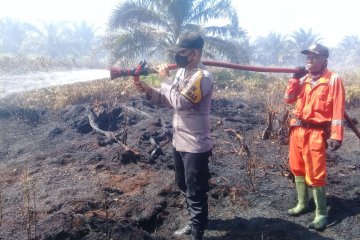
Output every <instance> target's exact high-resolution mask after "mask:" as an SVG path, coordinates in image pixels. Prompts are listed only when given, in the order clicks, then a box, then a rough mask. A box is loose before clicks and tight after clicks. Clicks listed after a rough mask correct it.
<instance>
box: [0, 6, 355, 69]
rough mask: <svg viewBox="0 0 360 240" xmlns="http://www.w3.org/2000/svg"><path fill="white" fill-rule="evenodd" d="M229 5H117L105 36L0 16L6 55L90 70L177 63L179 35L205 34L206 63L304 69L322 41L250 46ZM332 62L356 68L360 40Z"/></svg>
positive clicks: (80, 27)
mask: <svg viewBox="0 0 360 240" xmlns="http://www.w3.org/2000/svg"><path fill="white" fill-rule="evenodd" d="M237 14H238V13H237V12H236V11H235V9H234V8H233V7H232V5H231V0H171V1H168V0H125V1H121V4H118V5H117V6H114V10H113V14H112V15H111V16H109V22H108V26H107V30H106V32H105V34H99V33H98V30H99V29H97V28H95V27H93V26H90V25H88V24H87V23H86V22H82V23H80V24H78V23H72V22H57V23H43V24H42V25H41V26H34V25H31V24H29V23H24V22H21V21H19V20H16V19H10V18H3V19H0V56H9V55H10V56H16V55H28V56H44V57H47V58H51V59H56V60H64V59H66V60H67V61H69V60H70V61H72V62H74V63H80V62H81V63H82V64H85V65H86V64H89V65H91V64H92V65H96V66H101V65H106V64H109V65H112V64H118V65H124V66H128V65H131V64H134V63H136V62H137V61H139V60H141V59H147V60H149V61H154V62H156V61H159V62H160V61H172V56H171V55H170V54H169V53H168V52H167V51H166V49H167V48H169V47H170V46H171V45H173V44H174V43H175V41H176V39H177V37H178V36H179V34H180V33H182V32H185V31H200V32H202V33H203V35H204V37H205V41H206V46H205V48H204V53H203V54H204V58H214V59H220V60H222V61H229V62H234V63H242V64H258V65H265V66H269V65H272V66H299V65H303V64H304V57H303V56H302V55H301V54H300V51H301V50H303V49H306V48H308V47H309V46H310V45H311V44H313V43H322V41H323V39H322V38H321V36H320V35H319V34H316V33H313V31H312V29H308V30H306V29H302V28H300V29H298V30H296V31H294V32H293V33H291V34H289V35H284V34H280V33H277V32H270V33H269V34H268V35H267V36H262V37H258V38H257V39H256V40H255V41H253V42H250V41H249V36H248V34H247V32H246V30H245V29H243V28H242V27H241V26H240V23H239V20H238V15H237ZM330 53H331V57H330V60H329V61H330V63H331V64H332V65H333V66H336V67H342V68H349V69H350V68H358V67H359V63H360V61H359V60H360V59H359V58H360V38H359V36H357V35H352V36H345V37H344V38H343V40H342V41H341V42H340V43H339V44H338V45H337V46H336V47H335V48H332V49H330Z"/></svg>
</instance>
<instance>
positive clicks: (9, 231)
mask: <svg viewBox="0 0 360 240" xmlns="http://www.w3.org/2000/svg"><path fill="white" fill-rule="evenodd" d="M171 115H172V111H171V110H169V109H161V108H158V107H156V106H153V105H152V104H151V103H149V102H148V101H147V100H145V99H143V98H141V97H140V96H133V97H131V98H129V99H128V100H127V101H126V102H121V103H117V104H114V105H111V106H110V105H108V104H97V105H94V104H92V105H90V104H89V105H86V104H81V105H71V106H67V107H66V108H64V109H61V110H59V111H50V110H29V109H20V108H19V109H5V108H4V109H0V124H1V139H0V142H1V144H0V157H1V162H0V186H1V188H0V239H6V240H21V239H44V240H45V239H46V240H50V239H58V240H60V239H84V240H85V239H87V240H88V239H89V240H90V239H119V240H120V239H121V240H127V239H131V240H135V239H136V240H137V239H176V238H174V237H173V236H172V233H173V232H174V231H175V230H176V229H178V228H179V227H182V226H183V225H184V224H185V223H186V221H187V217H188V216H187V211H186V204H185V203H184V199H183V196H182V195H181V193H180V191H179V190H178V189H177V187H176V185H175V183H174V171H173V163H172V147H171V141H170V140H171V135H172V126H171V123H172V122H171V118H172V116H171ZM349 115H351V116H352V117H355V118H358V119H359V117H360V113H359V110H358V109H357V110H356V109H355V110H352V111H349ZM91 116H93V117H94V119H93V120H94V122H93V123H92V124H91ZM211 120H212V137H213V139H214V143H215V147H214V149H213V156H212V157H211V160H210V172H211V179H210V180H209V181H210V184H211V190H210V192H209V193H208V196H209V218H210V219H209V224H208V230H207V231H206V233H205V239H212V240H216V239H256V240H257V239H259V240H260V239H261V240H270V239H271V240H272V239H274V240H275V239H276V240H279V239H283V240H290V239H291V240H302V239H304V240H305V239H318V240H328V239H329V240H330V239H336V240H345V239H346V240H355V239H360V227H359V226H360V224H359V223H360V219H359V212H360V171H359V170H360V162H359V155H360V148H359V139H357V138H356V136H355V134H354V133H353V132H351V130H350V129H349V128H346V133H345V140H344V143H343V146H342V147H341V148H340V149H339V150H338V151H337V152H335V153H333V152H329V153H328V183H329V184H328V187H327V202H328V212H329V226H328V227H327V228H326V229H325V230H324V231H323V232H315V231H310V230H309V229H308V228H307V224H308V223H309V222H310V221H311V220H312V219H313V216H314V212H313V211H311V212H309V213H306V214H304V215H302V216H299V217H291V216H288V215H287V214H286V212H287V209H289V208H291V207H292V206H293V205H294V204H295V203H296V193H295V188H294V184H293V181H292V178H291V174H290V173H289V168H288V164H287V160H288V159H287V155H288V152H287V148H288V146H286V145H283V144H280V141H279V139H280V138H279V135H278V134H277V132H275V131H274V132H271V134H270V136H269V139H267V140H263V139H262V135H263V130H264V129H265V128H266V113H265V107H264V106H263V105H262V104H257V103H248V102H246V101H243V100H241V99H233V100H231V101H230V100H227V99H224V98H217V99H214V100H213V104H212V112H211ZM94 123H95V124H96V126H97V127H99V129H100V130H102V131H104V132H105V134H104V133H101V132H100V131H95V130H94ZM274 128H275V127H274ZM106 133H111V134H108V135H106ZM312 206H313V204H312ZM177 239H186V238H177Z"/></svg>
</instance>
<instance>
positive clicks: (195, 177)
mask: <svg viewBox="0 0 360 240" xmlns="http://www.w3.org/2000/svg"><path fill="white" fill-rule="evenodd" d="M211 155H212V153H211V150H210V151H207V152H204V153H188V152H178V151H176V150H175V149H174V163H175V164H174V165H175V179H176V183H177V185H178V187H179V188H180V190H181V191H182V192H184V194H185V196H186V203H187V208H188V211H189V215H190V224H191V226H192V229H193V233H192V234H200V235H201V236H202V234H203V233H204V229H205V227H206V225H207V222H208V198H207V192H208V191H209V178H210V173H209V157H210V156H211ZM194 231H195V232H194Z"/></svg>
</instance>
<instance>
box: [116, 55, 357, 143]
mask: <svg viewBox="0 0 360 240" xmlns="http://www.w3.org/2000/svg"><path fill="white" fill-rule="evenodd" d="M202 63H203V64H204V65H206V66H213V67H223V68H230V69H237V70H245V71H253V72H272V73H299V72H300V71H301V70H299V69H298V68H275V67H259V66H250V65H241V64H235V63H227V62H219V61H202ZM168 68H169V70H175V69H177V68H178V66H177V65H176V64H169V65H168ZM151 73H157V70H156V69H155V68H149V67H146V61H145V60H143V61H141V62H140V63H139V65H138V66H137V67H136V68H134V69H125V70H123V69H120V68H116V67H113V68H111V69H110V79H115V78H118V77H128V76H133V77H134V81H138V80H139V77H140V76H141V75H149V74H151ZM344 118H345V120H346V122H347V123H348V126H349V127H350V128H351V130H353V131H354V133H355V135H356V136H357V137H358V138H359V139H360V132H359V130H358V129H357V127H356V125H355V123H354V122H353V121H352V119H351V118H350V117H349V115H348V114H347V112H346V111H345V112H344Z"/></svg>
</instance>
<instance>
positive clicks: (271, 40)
mask: <svg viewBox="0 0 360 240" xmlns="http://www.w3.org/2000/svg"><path fill="white" fill-rule="evenodd" d="M288 45H289V41H288V40H287V37H286V36H283V35H281V34H279V33H276V32H270V33H269V34H268V35H267V36H266V37H258V38H257V39H256V40H255V42H254V45H253V47H252V49H253V50H252V55H251V56H252V61H253V62H255V63H257V64H262V65H275V66H281V65H285V64H286V63H287V61H288V59H289V57H290V56H289V55H288Z"/></svg>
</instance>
